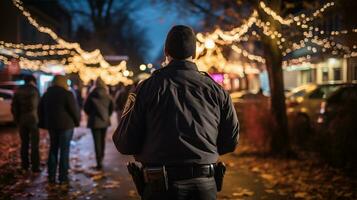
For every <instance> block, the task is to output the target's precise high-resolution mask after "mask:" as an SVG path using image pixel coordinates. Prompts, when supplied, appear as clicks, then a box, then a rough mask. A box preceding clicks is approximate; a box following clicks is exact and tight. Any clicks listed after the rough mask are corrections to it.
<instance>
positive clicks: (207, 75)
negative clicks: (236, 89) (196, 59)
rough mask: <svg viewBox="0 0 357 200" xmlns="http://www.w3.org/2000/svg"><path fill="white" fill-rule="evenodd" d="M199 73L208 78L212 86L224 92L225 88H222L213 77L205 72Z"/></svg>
mask: <svg viewBox="0 0 357 200" xmlns="http://www.w3.org/2000/svg"><path fill="white" fill-rule="evenodd" d="M199 72H200V74H201V75H202V76H204V77H206V80H208V81H209V83H210V84H212V85H213V86H215V87H217V88H218V89H220V90H223V91H224V89H223V87H222V86H221V85H220V84H218V83H217V82H216V81H215V80H214V79H213V78H212V77H211V75H209V74H208V73H207V72H204V71H199Z"/></svg>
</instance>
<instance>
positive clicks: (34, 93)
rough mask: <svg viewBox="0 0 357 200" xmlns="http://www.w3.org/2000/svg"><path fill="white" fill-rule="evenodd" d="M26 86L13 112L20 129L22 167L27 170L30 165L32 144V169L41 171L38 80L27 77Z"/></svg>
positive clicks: (13, 101)
mask: <svg viewBox="0 0 357 200" xmlns="http://www.w3.org/2000/svg"><path fill="white" fill-rule="evenodd" d="M24 80H25V85H23V86H20V87H19V88H18V89H17V90H16V92H15V95H14V97H13V99H12V105H11V111H12V115H13V116H14V120H15V122H16V124H17V125H18V127H19V132H20V139H21V166H22V169H24V170H27V169H28V168H29V166H30V163H29V147H30V144H31V169H32V171H33V172H39V171H40V155H39V130H38V114H37V108H38V104H39V101H40V95H39V92H38V90H37V87H36V78H35V77H34V76H32V75H28V76H25V78H24Z"/></svg>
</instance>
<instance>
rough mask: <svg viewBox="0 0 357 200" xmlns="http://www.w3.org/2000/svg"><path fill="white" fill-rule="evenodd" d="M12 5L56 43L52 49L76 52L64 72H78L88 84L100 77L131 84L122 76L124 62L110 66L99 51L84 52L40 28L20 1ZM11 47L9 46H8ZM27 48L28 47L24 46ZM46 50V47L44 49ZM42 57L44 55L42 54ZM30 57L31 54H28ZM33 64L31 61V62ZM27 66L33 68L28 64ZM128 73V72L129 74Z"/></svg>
mask: <svg viewBox="0 0 357 200" xmlns="http://www.w3.org/2000/svg"><path fill="white" fill-rule="evenodd" d="M13 4H14V5H15V6H16V7H17V8H18V9H19V10H20V11H21V12H22V14H23V15H24V16H25V17H26V19H27V21H28V22H29V23H30V24H31V25H32V26H34V27H35V28H36V29H37V30H38V31H39V32H42V33H45V34H47V35H49V36H50V37H51V38H52V39H53V40H54V41H56V42H57V45H58V46H56V47H54V48H57V47H58V48H62V49H67V50H74V51H75V52H76V54H75V55H73V58H72V59H71V61H72V62H71V63H69V64H68V67H65V71H66V72H67V73H71V72H78V73H79V76H80V78H81V79H82V80H83V81H84V82H88V81H89V80H90V79H89V77H90V78H91V79H95V78H97V77H101V78H102V79H103V80H104V81H105V82H106V83H107V84H112V85H114V84H117V83H118V81H119V82H123V83H124V84H131V83H132V80H130V79H129V78H127V77H128V75H129V74H127V73H125V74H127V75H126V76H124V72H126V71H128V70H126V62H125V61H122V62H121V63H120V64H118V65H114V66H112V65H110V64H109V63H108V62H107V61H105V59H104V57H103V55H102V54H101V52H100V50H98V49H96V50H94V51H91V52H87V51H84V50H83V49H82V48H81V47H80V45H79V44H78V43H70V42H67V41H65V40H64V39H62V38H61V37H59V36H58V35H57V34H56V33H55V32H54V31H52V30H51V29H50V28H48V27H44V26H41V25H40V24H39V23H38V22H37V21H36V20H35V19H34V18H33V17H32V16H31V14H30V13H29V12H28V11H27V10H26V9H25V8H24V7H23V3H22V2H21V0H13ZM10 45H11V44H10ZM19 47H25V45H22V44H20V45H19ZM26 47H28V46H26ZM35 47H36V48H42V49H43V48H44V46H43V45H42V46H41V45H38V46H31V47H28V48H35ZM48 48H51V46H48ZM46 49H47V47H46ZM43 54H44V55H45V54H46V53H43ZM49 54H53V55H55V54H56V52H55V51H52V53H49ZM30 55H31V53H30ZM33 56H37V55H36V54H34V53H33ZM32 62H33V61H32ZM88 64H98V65H99V66H100V67H99V68H96V69H95V70H94V69H93V68H92V67H87V66H86V65H88ZM28 66H33V65H30V64H28ZM35 68H36V67H33V68H31V69H35ZM129 73H130V72H129ZM88 79H89V80H88Z"/></svg>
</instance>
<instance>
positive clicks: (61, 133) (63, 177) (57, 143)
mask: <svg viewBox="0 0 357 200" xmlns="http://www.w3.org/2000/svg"><path fill="white" fill-rule="evenodd" d="M48 132H49V133H50V151H49V155H48V178H49V179H51V180H55V178H56V172H57V163H58V151H60V160H59V180H60V181H67V180H68V169H69V148H70V143H71V139H72V136H73V129H69V130H51V129H50V130H49V131H48Z"/></svg>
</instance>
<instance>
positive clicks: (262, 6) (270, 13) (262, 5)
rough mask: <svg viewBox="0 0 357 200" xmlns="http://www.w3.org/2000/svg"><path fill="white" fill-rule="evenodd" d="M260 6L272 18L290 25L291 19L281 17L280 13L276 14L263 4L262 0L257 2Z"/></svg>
mask: <svg viewBox="0 0 357 200" xmlns="http://www.w3.org/2000/svg"><path fill="white" fill-rule="evenodd" d="M259 5H260V7H261V8H262V9H263V10H264V12H265V13H266V14H268V15H270V16H271V17H272V18H273V19H275V20H277V21H278V22H280V23H281V24H284V25H290V24H291V23H292V22H293V20H292V19H283V18H282V17H281V16H280V15H278V14H277V13H276V12H275V11H273V10H272V9H271V8H269V7H268V6H266V5H265V3H264V2H263V1H261V2H260V3H259Z"/></svg>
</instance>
